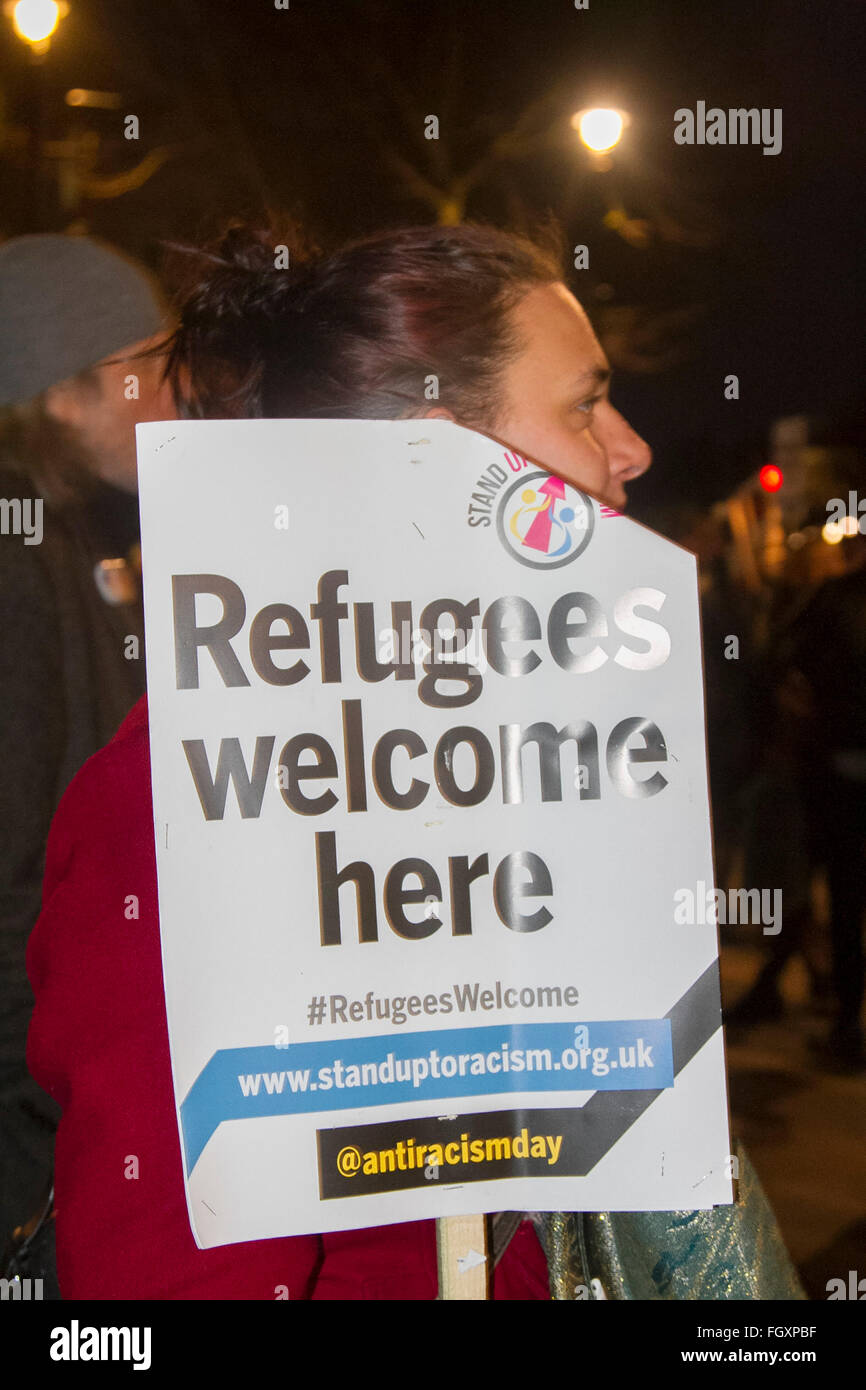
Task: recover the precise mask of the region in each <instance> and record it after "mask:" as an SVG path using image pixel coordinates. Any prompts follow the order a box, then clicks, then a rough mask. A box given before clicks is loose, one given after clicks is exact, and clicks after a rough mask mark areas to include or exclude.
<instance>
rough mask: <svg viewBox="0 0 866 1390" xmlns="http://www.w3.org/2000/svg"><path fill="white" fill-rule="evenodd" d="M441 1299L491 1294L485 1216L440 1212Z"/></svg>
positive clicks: (437, 1225) (438, 1239)
mask: <svg viewBox="0 0 866 1390" xmlns="http://www.w3.org/2000/svg"><path fill="white" fill-rule="evenodd" d="M436 1249H437V1254H438V1257H439V1297H440V1299H474V1298H480V1299H486V1298H489V1297H490V1291H489V1289H490V1274H491V1270H490V1260H489V1258H488V1256H489V1250H488V1243H487V1217H486V1216H441V1217H439V1219H438V1220H437V1222H436Z"/></svg>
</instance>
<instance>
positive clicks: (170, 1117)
mask: <svg viewBox="0 0 866 1390" xmlns="http://www.w3.org/2000/svg"><path fill="white" fill-rule="evenodd" d="M130 894H135V895H136V896H137V897H138V900H139V917H138V920H132V921H130V920H128V919H127V918H126V916H125V915H124V904H125V900H126V898H127V897H128V896H129V895H130ZM27 969H28V974H29V976H30V982H31V984H32V986H33V991H34V994H35V996H36V1007H35V1010H34V1013H33V1019H32V1022H31V1025H30V1035H29V1041H28V1047H27V1060H28V1064H29V1066H30V1070H31V1072H32V1073H33V1075H34V1077H35V1078H36V1080H37V1081H38V1082H39V1084H40V1085H41V1086H42V1087H43V1088H44V1089H45V1090H46V1091H48V1092H49V1094H51V1095H52V1096H54V1097H55V1099H56V1100H57V1101H58V1102H59V1103H60V1105H61V1106H62V1108H63V1117H62V1119H61V1121H60V1127H59V1130H58V1133H57V1144H56V1160H55V1164H56V1189H55V1190H56V1204H57V1266H58V1274H59V1279H60V1289H61V1293H62V1295H63V1297H64V1298H65V1299H76V1298H83V1299H90V1298H95V1299H109V1298H132V1299H150V1298H157V1299H186V1298H189V1299H195V1298H230V1299H274V1298H275V1297H277V1290H278V1289H279V1288H280V1286H287V1287H288V1291H289V1297H290V1298H292V1299H298V1298H325V1299H333V1298H350V1299H355V1298H362V1299H363V1298H372V1299H434V1298H435V1297H436V1289H437V1279H436V1240H435V1228H434V1224H433V1222H432V1221H414V1222H408V1223H404V1224H402V1225H397V1226H383V1227H374V1228H372V1229H369V1230H361V1231H349V1232H339V1233H336V1234H332V1235H324V1236H294V1237H285V1238H282V1239H277V1240H257V1241H249V1242H246V1243H244V1244H240V1245H225V1246H219V1247H217V1248H216V1249H213V1250H199V1249H197V1247H196V1244H195V1242H194V1240H193V1237H192V1232H191V1230H190V1225H189V1218H188V1216H187V1209H186V1200H185V1197H184V1188H183V1176H182V1168H181V1154H180V1141H179V1139H178V1131H177V1121H176V1117H175V1106H174V1095H173V1090H172V1081H171V1067H170V1063H169V1051H168V1027H167V1024H166V1016H165V999H164V995H163V985H162V960H161V956H160V945H159V916H158V911H157V891H156V863H155V856H154V837H153V810H152V805H151V790H150V753H149V742H148V727H147V704H146V701H145V700H144V699H142V700H140V701H139V702H138V704H137V705H136V706H135V708H134V709H133V710H132V712H131V713H130V714H129V716H128V717H127V719H126V720H125V722H124V723H123V725H122V726H121V728H120V729H119V731H118V733H117V734H116V735H115V737H114V738H113V739H112V741H111V743H109V744H108V746H107V747H106V748H103V749H102V750H101V752H99V753H97V754H96V755H95V756H94V757H92V758H91V759H90V760H89V761H88V762H87V763H85V765H84V767H83V768H82V769H81V771H80V772H79V773H78V775H77V776H76V778H75V779H74V781H73V782H72V783H71V785H70V787H69V789H68V790H67V792H66V794H65V796H64V798H63V800H62V802H61V803H60V807H59V809H58V811H57V815H56V816H55V819H54V822H53V825H52V828H51V835H50V838H49V841H48V857H47V862H46V872H45V887H44V893H43V904H42V915H41V916H40V918H39V921H38V922H37V924H36V927H35V928H34V930H33V934H32V936H31V938H30V944H29V947H28V952H27ZM133 1158H135V1159H137V1165H135V1164H133V1163H132V1159H133ZM136 1166H137V1172H138V1176H137V1177H131V1176H127V1174H131V1173H133V1172H134V1171H135V1169H136ZM494 1296H495V1297H496V1298H500V1299H501V1298H505V1299H535V1298H549V1297H550V1294H549V1292H548V1284H547V1267H546V1263H545V1260H544V1255H543V1253H542V1250H541V1247H540V1245H539V1243H538V1240H537V1239H536V1236H535V1233H534V1230H533V1228H532V1226H531V1224H530V1223H529V1222H528V1221H525V1222H523V1224H522V1225H521V1226H520V1228H519V1230H518V1232H517V1234H516V1235H515V1236H514V1237H513V1239H512V1241H511V1244H510V1245H509V1247H508V1249H507V1250H506V1252H505V1255H504V1256H503V1258H502V1260H501V1262H500V1264H499V1267H498V1269H497V1270H496V1273H495V1277H494Z"/></svg>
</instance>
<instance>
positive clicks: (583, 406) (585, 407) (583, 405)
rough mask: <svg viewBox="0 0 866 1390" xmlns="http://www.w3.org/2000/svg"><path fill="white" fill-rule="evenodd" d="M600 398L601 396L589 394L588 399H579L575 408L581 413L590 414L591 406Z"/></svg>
mask: <svg viewBox="0 0 866 1390" xmlns="http://www.w3.org/2000/svg"><path fill="white" fill-rule="evenodd" d="M600 400H601V396H591V397H590V399H589V400H588V401H580V402H579V404H578V405H577V407H576V409H577V410H579V411H580V413H581V414H582V415H591V414H592V411H593V407H594V406H596V405H598V403H599V401H600Z"/></svg>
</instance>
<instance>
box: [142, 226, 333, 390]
mask: <svg viewBox="0 0 866 1390" xmlns="http://www.w3.org/2000/svg"><path fill="white" fill-rule="evenodd" d="M170 249H171V250H173V251H175V252H178V253H180V254H181V255H182V256H183V257H184V261H185V265H184V270H183V273H182V275H181V277H180V282H179V290H178V294H177V308H178V318H179V325H178V328H177V330H176V332H175V334H174V337H173V339H172V344H171V352H170V357H169V366H168V372H169V375H170V377H171V380H172V384H173V386H174V392H175V399H176V401H177V404H178V407H179V409H180V410H181V412H182V413H183V414H187V415H189V414H193V415H220V414H226V413H227V414H230V415H231V414H236V413H237V412H238V403H239V401H241V400H242V399H245V398H246V397H247V396H248V392H249V388H250V387H251V386H253V385H254V384H255V383H256V382H257V380H258V378H259V376H260V374H261V369H262V357H263V347H264V344H265V342H266V340H267V338H268V336H269V330H270V329H271V328H272V327H273V326H274V325H275V324H277V323H282V324H283V325H284V324H285V319H286V315H287V314H288V313H290V312H291V308H292V301H293V299H294V298H295V297H296V296H298V295H299V292H300V290H301V287H302V285H303V283H304V282H305V281H306V279H307V277H308V273H309V270H310V267H311V264H312V262H313V260H314V258H315V254H316V253H315V250H314V248H312V247H311V245H310V243H309V242H307V241H306V240H305V238H304V237H303V235H302V233H301V231H300V229H299V228H298V227H297V226H296V225H294V224H289V225H287V226H285V227H281V228H277V227H275V226H273V225H269V226H264V227H255V226H250V225H248V224H242V223H232V224H230V225H229V226H228V227H227V228H226V229H225V230H224V231H223V232H222V234H221V235H220V236H219V237H218V238H217V239H216V240H215V241H214V242H211V243H210V244H209V245H208V246H206V247H204V248H195V247H185V246H173V247H171V248H170Z"/></svg>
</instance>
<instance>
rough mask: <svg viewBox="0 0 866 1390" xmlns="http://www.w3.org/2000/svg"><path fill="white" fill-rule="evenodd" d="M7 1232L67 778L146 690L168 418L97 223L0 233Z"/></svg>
mask: <svg viewBox="0 0 866 1390" xmlns="http://www.w3.org/2000/svg"><path fill="white" fill-rule="evenodd" d="M0 324H2V334H0V632H2V635H3V640H2V642H0V709H2V718H0V765H2V767H3V778H2V779H0V1020H2V1021H0V1249H2V1247H3V1245H4V1244H5V1243H6V1241H7V1240H8V1238H9V1237H10V1236H11V1234H12V1231H13V1229H14V1228H15V1227H16V1226H17V1225H19V1224H20V1223H23V1222H24V1221H26V1219H27V1218H28V1217H29V1216H30V1215H31V1214H32V1212H33V1209H34V1207H35V1206H36V1203H37V1202H38V1201H39V1199H40V1196H41V1194H42V1192H43V1190H44V1189H45V1187H46V1185H47V1184H49V1183H50V1177H51V1167H52V1156H53V1144H54V1129H55V1126H56V1120H57V1116H58V1114H59V1112H58V1111H57V1109H56V1107H55V1106H54V1104H53V1102H51V1101H49V1099H48V1097H46V1095H45V1093H44V1091H42V1090H41V1089H40V1087H38V1086H37V1085H36V1084H35V1082H33V1081H32V1079H31V1078H30V1076H29V1074H28V1072H27V1068H26V1064H25V1045H26V1038H27V1026H28V1022H29V1018H30V1013H31V1011H32V1007H33V996H32V994H31V991H30V987H29V985H28V982H27V976H26V973H25V964H24V960H25V948H26V944H27V938H28V936H29V933H30V930H31V928H32V926H33V924H34V922H35V921H36V918H37V916H38V914H39V908H40V900H41V891H42V871H43V861H44V853H45V842H46V839H47V836H48V827H49V824H50V822H51V817H52V815H53V813H54V810H55V807H56V806H57V803H58V801H59V799H60V796H61V794H62V793H63V791H64V789H65V787H66V785H67V784H68V782H69V781H70V780H71V778H72V777H73V775H74V774H75V772H76V771H77V770H78V768H79V767H81V765H82V764H83V763H84V762H85V761H86V759H87V758H88V757H90V755H91V754H92V753H94V752H96V750H97V749H98V748H100V747H101V746H102V745H103V744H104V743H106V742H107V741H108V739H110V738H111V736H112V735H113V734H114V732H115V730H116V729H117V727H118V725H119V724H120V723H121V721H122V720H123V718H124V717H125V715H126V713H127V712H128V710H129V709H130V707H131V706H132V705H133V704H134V703H135V701H136V700H137V699H138V697H139V696H140V695H141V693H142V692H143V690H144V659H143V630H142V617H141V611H140V598H139V579H138V573H137V570H136V566H135V557H136V544H137V539H138V508H137V501H136V498H135V491H136V467H135V429H134V427H135V425H136V423H137V422H139V421H143V420H154V419H156V420H160V419H167V418H168V419H171V418H174V415H175V410H174V406H173V403H172V398H171V394H170V392H169V391H168V390H167V389H166V388H164V387H163V385H162V381H161V375H162V364H161V362H160V361H159V359H158V358H157V357H155V356H151V357H140V356H138V354H140V353H141V352H142V351H143V350H146V349H148V348H150V347H151V346H153V345H155V343H156V342H158V341H159V338H160V336H161V335H162V334H163V333H164V331H165V329H166V328H167V327H168V324H167V321H166V314H165V309H164V306H163V303H162V300H161V297H160V293H159V290H158V287H157V286H156V284H155V283H154V282H153V281H152V280H151V277H150V276H149V275H148V273H147V272H146V271H145V270H144V269H143V268H141V267H140V266H138V265H137V264H135V263H134V262H133V261H130V260H129V259H127V258H126V257H125V256H123V255H121V254H120V253H119V252H118V251H116V250H114V249H113V248H111V247H109V246H107V245H104V244H103V243H101V242H99V241H97V240H94V239H92V238H89V237H73V236H64V235H34V236H22V237H16V238H14V239H12V240H9V241H6V242H4V243H2V244H0Z"/></svg>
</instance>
